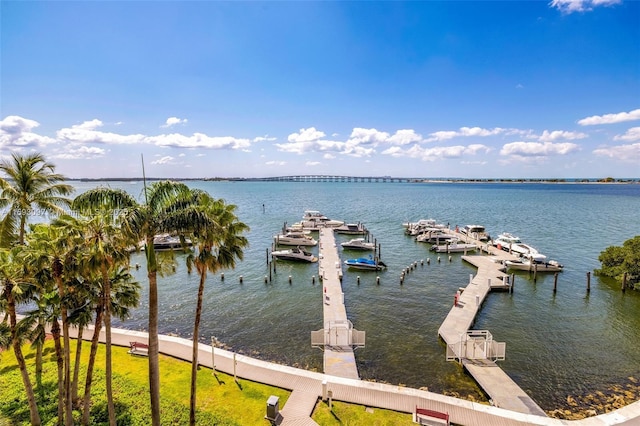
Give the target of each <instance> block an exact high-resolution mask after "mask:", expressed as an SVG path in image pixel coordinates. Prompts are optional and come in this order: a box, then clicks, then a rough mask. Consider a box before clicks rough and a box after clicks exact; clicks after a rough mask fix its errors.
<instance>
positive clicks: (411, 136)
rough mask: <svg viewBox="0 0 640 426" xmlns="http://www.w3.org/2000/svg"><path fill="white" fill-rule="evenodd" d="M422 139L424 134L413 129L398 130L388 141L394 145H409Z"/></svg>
mask: <svg viewBox="0 0 640 426" xmlns="http://www.w3.org/2000/svg"><path fill="white" fill-rule="evenodd" d="M420 141H422V135H419V134H418V133H416V132H415V130H413V129H403V130H398V131H396V133H395V134H394V135H393V136H391V137H390V138H389V139H388V140H387V142H389V143H391V144H393V145H408V144H410V143H414V142H420Z"/></svg>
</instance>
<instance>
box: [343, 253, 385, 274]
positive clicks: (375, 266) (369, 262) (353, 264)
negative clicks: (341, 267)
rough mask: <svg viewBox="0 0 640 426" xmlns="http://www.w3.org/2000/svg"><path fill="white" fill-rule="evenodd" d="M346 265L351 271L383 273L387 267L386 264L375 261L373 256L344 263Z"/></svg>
mask: <svg viewBox="0 0 640 426" xmlns="http://www.w3.org/2000/svg"><path fill="white" fill-rule="evenodd" d="M344 264H345V265H347V266H348V267H349V268H350V269H359V270H362V271H381V270H383V269H385V268H386V267H387V265H385V263H384V262H382V261H380V260H377V259H374V258H373V257H372V256H369V257H359V258H357V259H348V260H345V261H344Z"/></svg>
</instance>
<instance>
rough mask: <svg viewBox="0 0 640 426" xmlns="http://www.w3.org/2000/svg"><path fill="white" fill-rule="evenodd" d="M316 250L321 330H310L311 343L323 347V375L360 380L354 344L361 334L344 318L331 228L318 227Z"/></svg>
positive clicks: (339, 269)
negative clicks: (321, 312)
mask: <svg viewBox="0 0 640 426" xmlns="http://www.w3.org/2000/svg"><path fill="white" fill-rule="evenodd" d="M319 253H320V254H319V260H318V262H319V263H318V269H319V276H320V279H321V282H322V287H323V291H322V299H323V300H322V306H323V309H322V311H323V318H324V329H323V330H319V331H315V332H312V333H311V335H312V344H315V345H317V346H323V347H324V373H325V374H330V375H332V376H339V377H345V378H349V379H359V378H360V376H359V374H358V368H357V367H356V359H355V355H354V353H353V345H354V344H356V343H357V342H358V341H362V342H364V333H363V332H358V331H357V330H354V329H353V326H352V324H351V322H350V321H349V320H348V319H347V309H346V308H345V306H344V293H343V291H342V262H341V260H340V257H339V256H338V248H337V247H336V239H335V236H334V234H333V230H332V229H331V228H321V229H320V237H319ZM320 332H322V335H320ZM354 340H355V342H354Z"/></svg>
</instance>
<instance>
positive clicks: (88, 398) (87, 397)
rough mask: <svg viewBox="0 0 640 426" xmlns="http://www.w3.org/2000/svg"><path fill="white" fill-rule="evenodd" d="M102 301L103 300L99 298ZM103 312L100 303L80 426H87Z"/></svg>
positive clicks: (92, 341) (92, 340)
mask: <svg viewBox="0 0 640 426" xmlns="http://www.w3.org/2000/svg"><path fill="white" fill-rule="evenodd" d="M101 299H102V300H104V299H103V298H101ZM103 310H104V307H103V306H102V301H101V302H100V303H99V304H98V307H97V308H96V322H95V327H94V329H93V337H92V338H91V351H90V352H89V364H88V365H87V378H86V380H85V385H84V401H83V408H82V424H83V425H88V424H89V413H90V405H91V383H92V380H93V367H94V366H95V364H96V353H97V352H98V341H99V339H100V330H101V329H102V318H103Z"/></svg>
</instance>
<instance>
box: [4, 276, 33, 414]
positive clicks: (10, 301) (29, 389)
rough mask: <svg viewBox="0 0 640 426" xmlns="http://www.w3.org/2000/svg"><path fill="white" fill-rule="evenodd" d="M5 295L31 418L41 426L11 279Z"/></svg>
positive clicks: (6, 285)
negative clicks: (19, 327)
mask: <svg viewBox="0 0 640 426" xmlns="http://www.w3.org/2000/svg"><path fill="white" fill-rule="evenodd" d="M4 297H5V298H6V300H7V314H8V315H9V327H10V329H11V343H12V345H13V352H14V353H15V355H16V360H17V362H18V368H19V369H20V375H21V376H22V383H23V384H24V390H25V392H26V394H27V402H28V404H29V418H30V419H31V424H32V425H34V426H40V424H41V421H40V413H39V412H38V405H37V404H36V397H35V395H34V393H33V386H31V380H30V379H29V373H28V372H27V364H26V362H25V360H24V355H23V354H22V347H21V345H20V339H19V338H18V328H17V319H16V301H15V299H14V297H13V284H11V282H10V281H6V282H5V286H4Z"/></svg>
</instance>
